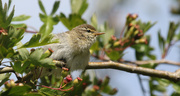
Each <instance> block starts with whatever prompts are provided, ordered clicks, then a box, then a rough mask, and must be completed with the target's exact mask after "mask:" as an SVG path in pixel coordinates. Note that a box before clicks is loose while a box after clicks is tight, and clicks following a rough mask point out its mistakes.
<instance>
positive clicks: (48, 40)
mask: <svg viewBox="0 0 180 96" xmlns="http://www.w3.org/2000/svg"><path fill="white" fill-rule="evenodd" d="M52 38H53V35H52V34H51V35H49V36H47V37H46V38H45V39H43V40H40V39H41V34H39V33H38V34H36V35H33V36H32V38H31V39H30V40H29V41H28V42H26V43H25V44H24V45H22V46H21V47H19V48H30V47H38V46H44V45H47V44H52V43H58V42H59V40H58V39H52Z"/></svg>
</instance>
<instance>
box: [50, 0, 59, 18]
mask: <svg viewBox="0 0 180 96" xmlns="http://www.w3.org/2000/svg"><path fill="white" fill-rule="evenodd" d="M59 4H60V1H55V3H54V5H53V9H52V11H51V15H54V13H55V12H56V11H57V9H58V8H59Z"/></svg>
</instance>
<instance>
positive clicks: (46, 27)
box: [39, 14, 59, 40]
mask: <svg viewBox="0 0 180 96" xmlns="http://www.w3.org/2000/svg"><path fill="white" fill-rule="evenodd" d="M40 18H41V21H43V22H44V24H43V25H42V26H41V28H40V31H39V33H41V35H42V38H41V39H42V40H43V39H45V38H46V37H47V36H48V35H50V33H51V32H52V30H53V26H54V25H56V24H58V22H59V20H58V17H52V16H45V15H42V14H40Z"/></svg>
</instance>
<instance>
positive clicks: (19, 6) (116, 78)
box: [2, 0, 180, 96]
mask: <svg viewBox="0 0 180 96" xmlns="http://www.w3.org/2000/svg"><path fill="white" fill-rule="evenodd" d="M2 1H3V3H4V2H6V1H7V0H2ZM42 1H43V4H44V6H45V8H46V11H47V12H49V13H50V11H51V8H52V6H53V1H55V0H51V2H50V1H49V0H42ZM69 1H70V0H61V4H60V8H59V10H58V12H63V13H64V14H65V15H66V16H67V15H68V14H69V13H70V12H71V9H70V2H69ZM113 1H114V2H115V3H113ZM117 1H118V0H112V3H109V2H108V3H105V2H103V0H97V1H96V0H89V2H90V4H89V8H88V10H87V12H85V14H84V15H83V18H85V19H86V20H88V21H89V18H90V16H91V15H92V14H93V13H94V12H96V13H97V15H98V16H99V17H98V18H100V19H101V17H100V16H102V15H101V14H100V11H101V10H103V9H104V8H105V7H103V6H106V5H108V4H111V6H110V7H109V8H112V10H110V11H113V12H114V13H113V12H112V14H115V15H116V16H117V17H118V16H119V17H121V19H118V20H117V22H115V24H123V23H124V22H125V18H126V15H127V14H128V13H137V14H138V15H139V18H140V19H142V20H143V21H152V22H155V21H157V24H156V25H155V26H154V27H153V28H152V29H150V30H149V32H148V33H147V34H150V35H151V36H152V41H151V45H152V46H153V47H154V48H155V51H154V52H153V53H154V54H156V55H157V56H158V59H161V53H160V50H159V47H158V41H157V40H158V38H157V32H158V30H161V32H162V35H163V36H164V37H166V34H167V32H168V26H169V21H175V22H177V20H179V16H175V15H172V14H170V8H171V7H172V6H173V5H175V3H173V0H127V2H126V3H125V4H126V6H123V5H118V4H116V3H117ZM37 2H38V0H12V5H15V16H18V15H22V14H25V15H30V16H31V18H30V19H29V20H27V21H24V23H26V24H27V25H28V26H30V27H33V28H35V29H37V30H39V28H40V26H41V25H42V22H41V21H40V19H39V17H38V16H39V12H41V11H40V9H39V6H38V3H37ZM94 2H96V3H94ZM101 3H102V4H101ZM114 6H115V7H114ZM97 8H99V9H97ZM58 14H59V13H58ZM102 14H103V15H104V17H103V18H102V19H101V20H99V22H100V23H102V22H104V21H105V20H108V18H109V17H108V16H106V15H107V14H108V13H102ZM123 18H124V19H123ZM29 30H32V29H29ZM64 31H67V29H66V28H65V27H64V26H63V25H62V24H61V23H59V24H58V25H57V26H55V28H54V30H53V32H54V33H58V32H64ZM31 35H32V34H29V33H26V34H25V37H24V39H23V43H25V42H26V41H28V40H29V38H30V37H31ZM178 46H179V45H178V44H176V45H175V46H174V47H172V48H171V50H170V54H169V55H168V56H167V57H166V59H168V60H173V61H177V62H180V61H179V54H177V52H178V53H179V52H180V51H179V47H178ZM129 57H131V58H129ZM124 59H126V60H135V58H134V51H133V50H131V49H128V50H126V55H125V56H124ZM158 69H160V70H167V71H172V72H173V71H175V70H176V69H178V67H177V66H168V65H160V66H159V67H158ZM96 75H97V76H98V77H101V78H104V77H105V76H106V75H109V76H110V77H111V81H110V84H111V85H112V87H116V88H118V89H119V92H118V94H117V96H120V95H121V96H142V92H141V89H140V86H139V83H138V79H137V76H136V74H132V73H127V72H123V71H119V70H111V69H102V70H98V71H96ZM12 78H14V77H12ZM143 78H146V79H148V77H144V76H143ZM143 84H144V85H145V87H146V90H147V91H148V88H147V87H148V83H147V82H143ZM171 91H172V88H169V91H168V92H169V93H170V92H171ZM169 93H168V94H169Z"/></svg>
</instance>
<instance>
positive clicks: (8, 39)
mask: <svg viewBox="0 0 180 96" xmlns="http://www.w3.org/2000/svg"><path fill="white" fill-rule="evenodd" d="M11 2H12V1H11V0H9V2H8V4H7V3H5V4H4V7H3V5H2V1H1V0H0V66H7V63H4V62H5V60H8V64H9V65H10V66H11V67H12V68H13V70H14V73H15V74H16V77H17V79H18V80H17V81H14V80H10V79H9V77H10V76H11V74H9V73H4V74H0V86H3V85H4V88H3V90H2V91H1V92H0V94H1V95H2V96H14V95H25V96H34V95H35V96H42V95H43V96H44V95H46V96H51V95H63V96H74V95H78V96H80V95H83V96H92V95H95V96H101V94H102V93H103V94H109V95H114V94H116V93H117V89H116V88H111V87H110V86H109V80H110V78H109V77H105V78H104V79H103V80H102V79H100V78H97V77H94V79H93V80H92V81H91V80H90V76H89V75H88V74H86V73H85V72H83V73H82V74H81V78H82V79H81V78H77V79H75V80H72V78H71V76H70V75H69V74H70V73H69V71H68V70H66V69H63V71H62V73H61V74H62V76H61V77H59V78H56V77H55V76H54V75H51V76H45V77H42V78H40V80H39V81H40V82H39V81H38V80H37V79H39V77H40V76H39V75H41V74H39V73H38V72H39V69H42V68H52V69H53V68H56V66H55V63H54V62H53V60H52V59H51V58H48V57H49V56H50V55H51V53H52V51H51V50H50V49H48V50H44V49H42V48H39V47H40V46H44V45H47V44H52V43H58V40H57V39H55V40H54V39H53V34H52V31H53V28H54V26H55V25H57V24H58V23H59V22H61V23H62V24H63V25H64V26H65V27H66V28H67V29H69V30H71V29H72V28H74V27H76V26H77V25H80V24H84V23H87V21H86V20H85V19H83V18H82V15H83V14H84V12H86V10H87V8H88V3H87V0H71V13H70V14H69V16H65V14H64V13H62V12H59V13H58V15H57V14H56V13H57V10H58V8H59V5H60V1H55V2H54V5H53V8H52V10H51V12H50V14H49V15H48V14H47V12H46V10H45V7H44V5H43V3H42V1H41V0H38V4H39V7H40V9H41V11H42V12H41V13H39V18H40V20H41V21H42V22H43V25H42V26H41V27H40V29H39V32H38V33H36V34H34V35H33V36H32V37H31V39H30V40H29V41H27V42H26V43H25V44H22V43H21V40H22V39H23V37H24V33H25V32H26V31H27V30H26V29H27V25H26V24H24V23H21V21H24V20H28V19H29V18H30V16H27V15H20V16H16V17H13V15H14V12H15V11H14V7H13V9H12V10H9V8H10V5H11ZM77 4H78V5H79V6H77ZM9 11H10V12H9ZM8 13H10V14H8ZM97 21H98V20H97V17H96V14H93V16H92V17H91V25H93V26H94V27H95V28H96V29H97V31H99V32H105V33H106V34H104V35H102V36H99V37H98V38H97V41H96V42H95V43H94V45H93V46H92V47H91V49H90V52H91V54H92V56H94V57H96V58H98V59H102V60H113V61H116V62H121V60H122V57H123V56H124V54H125V52H124V51H125V50H126V49H127V48H132V49H134V50H135V55H136V59H137V60H145V59H148V60H156V56H155V55H154V54H152V51H153V50H154V48H153V47H152V46H150V42H151V36H149V35H147V34H146V33H147V32H148V31H149V29H150V28H152V27H153V26H154V25H155V24H156V22H153V23H151V22H150V21H148V22H142V21H141V20H140V19H138V15H137V14H128V15H127V17H126V23H125V24H124V28H123V29H122V31H121V33H120V36H115V35H114V34H115V30H114V29H113V28H111V27H109V26H108V22H104V24H102V25H99V24H98V22H97ZM14 22H16V23H14ZM17 22H18V23H17ZM179 26H180V24H179V23H177V24H176V23H174V22H170V25H169V31H168V34H167V37H166V38H164V37H163V36H162V35H161V32H160V31H159V32H158V42H159V47H160V49H161V51H162V58H165V57H166V56H167V52H168V50H169V48H170V47H171V46H172V45H173V44H174V43H175V42H177V41H179V40H180V32H179V33H177V32H178V28H179ZM34 47H38V48H36V49H34ZM27 48H31V49H30V51H29V50H28V49H27ZM157 66H158V65H156V64H145V65H142V66H141V67H146V68H156V67H157ZM37 73H38V74H37ZM29 74H30V76H32V77H33V78H31V79H27V78H28V77H26V76H28V75H29ZM24 75H25V76H24ZM38 84H39V85H38ZM170 85H172V86H173V88H174V92H173V93H172V94H171V95H172V96H179V95H180V93H179V89H180V83H179V82H177V83H174V82H171V81H168V80H165V79H161V78H154V77H151V78H150V80H149V89H150V94H151V96H155V92H157V91H158V92H160V93H164V92H166V91H167V90H166V88H167V87H168V86H170Z"/></svg>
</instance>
